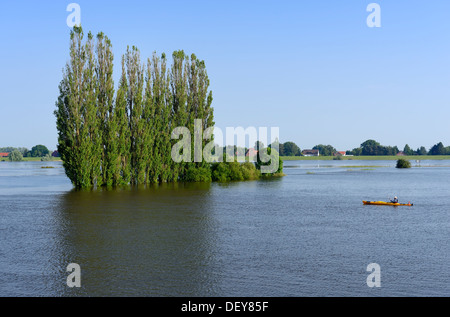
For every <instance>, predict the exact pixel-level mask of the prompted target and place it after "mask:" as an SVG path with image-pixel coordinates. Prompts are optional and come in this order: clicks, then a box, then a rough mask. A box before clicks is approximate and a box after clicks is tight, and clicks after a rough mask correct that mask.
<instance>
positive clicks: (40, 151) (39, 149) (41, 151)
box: [22, 145, 50, 157]
mask: <svg viewBox="0 0 450 317" xmlns="http://www.w3.org/2000/svg"><path fill="white" fill-rule="evenodd" d="M49 153H50V151H49V150H48V149H47V147H46V146H45V145H36V146H33V147H32V148H31V157H43V156H45V155H47V154H49ZM22 154H23V153H22Z"/></svg>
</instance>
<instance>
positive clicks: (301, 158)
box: [281, 155, 450, 161]
mask: <svg viewBox="0 0 450 317" xmlns="http://www.w3.org/2000/svg"><path fill="white" fill-rule="evenodd" d="M333 158H335V157H334V156H282V157H281V159H282V160H283V161H331V160H333ZM400 158H403V159H405V160H414V161H415V160H419V161H424V160H450V155H420V156H419V155H413V156H343V157H342V160H346V161H350V160H354V161H396V160H398V159H400Z"/></svg>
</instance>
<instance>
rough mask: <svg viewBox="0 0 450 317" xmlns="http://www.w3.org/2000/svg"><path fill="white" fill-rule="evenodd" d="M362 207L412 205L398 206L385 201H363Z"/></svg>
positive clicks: (408, 204) (409, 204)
mask: <svg viewBox="0 0 450 317" xmlns="http://www.w3.org/2000/svg"><path fill="white" fill-rule="evenodd" d="M363 204H364V205H381V206H414V204H411V203H407V204H400V203H392V202H389V203H387V202H385V201H366V200H363Z"/></svg>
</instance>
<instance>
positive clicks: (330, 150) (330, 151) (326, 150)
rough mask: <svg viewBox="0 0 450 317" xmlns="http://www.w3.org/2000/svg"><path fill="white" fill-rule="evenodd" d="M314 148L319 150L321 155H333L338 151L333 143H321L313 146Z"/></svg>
mask: <svg viewBox="0 0 450 317" xmlns="http://www.w3.org/2000/svg"><path fill="white" fill-rule="evenodd" d="M313 150H319V153H320V155H321V156H333V155H334V153H336V149H335V148H334V147H333V146H331V145H323V144H319V145H316V146H315V147H313Z"/></svg>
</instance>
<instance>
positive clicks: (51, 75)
mask: <svg viewBox="0 0 450 317" xmlns="http://www.w3.org/2000/svg"><path fill="white" fill-rule="evenodd" d="M71 2H76V3H78V4H79V5H80V7H81V22H82V26H83V28H84V30H85V31H86V32H87V31H92V32H93V33H97V32H100V31H103V32H104V33H105V34H106V35H107V36H108V37H109V38H110V39H111V41H112V43H113V46H114V53H115V64H116V76H118V74H119V72H120V58H121V55H122V54H123V53H124V52H125V50H126V47H127V45H135V46H137V47H138V48H139V49H140V51H141V56H142V57H143V58H146V57H150V56H151V54H152V53H153V52H154V51H156V52H158V53H162V52H165V53H167V54H171V53H172V52H173V51H174V50H177V49H183V50H185V52H187V53H195V54H196V55H197V56H198V57H199V58H201V59H204V60H205V62H206V65H207V69H208V74H209V77H210V80H211V89H212V91H213V95H214V102H213V106H214V108H215V119H216V120H215V121H216V126H217V127H219V128H221V129H223V130H225V128H226V127H238V126H242V127H279V128H280V139H281V142H286V141H294V142H296V143H297V144H298V145H299V146H300V147H301V148H302V149H306V148H311V147H313V146H314V145H316V144H320V143H322V144H331V145H333V146H335V147H336V148H337V149H338V150H347V149H352V148H354V147H357V146H359V145H360V144H361V143H362V142H363V141H365V140H367V139H375V140H377V141H379V142H380V143H382V144H383V145H392V146H394V145H397V146H399V147H400V148H403V146H404V145H405V144H406V143H408V144H409V145H410V146H411V147H413V148H417V147H419V146H422V145H423V146H425V147H427V148H430V147H431V146H432V145H434V144H435V143H437V142H439V141H442V142H443V143H444V144H445V145H450V124H449V119H450V107H449V101H450V41H449V40H450V38H449V37H450V20H449V18H448V17H449V15H450V1H446V0H431V1H411V0H410V1H406V0H396V1H381V0H379V1H364V0H346V1H331V0H328V1H325V0H315V1H312V0H311V1H298V0H297V1H282V0H281V1H264V0H258V1H254V0H240V1H235V0H227V1H218V0H209V1H200V0H193V1H181V0H180V1H171V0H169V1H136V0H135V1H133V0H131V1H81V0H80V1H62V0H58V1H55V0H52V1H10V0H6V1H2V4H1V6H0V10H1V11H0V29H1V31H0V41H1V45H2V49H1V50H0V70H1V73H0V74H1V76H0V118H1V124H0V147H2V146H17V147H18V146H20V147H22V146H23V147H28V148H31V147H32V146H34V145H36V144H44V145H46V146H47V147H49V148H50V149H55V148H56V144H57V132H56V127H55V118H54V116H53V110H54V109H55V101H56V98H57V96H58V83H59V81H60V80H61V78H62V69H63V67H64V65H65V63H66V61H67V59H68V47H69V32H70V29H69V27H68V26H67V24H66V19H67V16H68V15H69V12H66V7H67V5H68V4H69V3H71ZM371 2H376V3H378V4H379V5H380V7H381V28H369V27H368V26H367V24H366V19H367V16H368V15H369V13H368V12H366V7H367V5H368V4H369V3H371ZM116 84H117V82H116Z"/></svg>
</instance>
